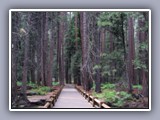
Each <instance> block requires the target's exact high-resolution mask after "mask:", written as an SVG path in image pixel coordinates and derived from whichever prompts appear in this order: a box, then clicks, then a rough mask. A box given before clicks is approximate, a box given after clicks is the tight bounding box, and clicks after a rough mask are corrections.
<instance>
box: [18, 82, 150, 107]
mask: <svg viewBox="0 0 160 120" xmlns="http://www.w3.org/2000/svg"><path fill="white" fill-rule="evenodd" d="M59 87H60V86H58V85H56V86H52V87H50V88H49V87H37V86H36V87H33V86H32V87H31V86H28V90H27V98H28V100H29V102H30V106H29V108H38V107H39V106H44V104H45V102H46V100H47V99H49V98H50V96H51V94H52V92H53V91H54V90H56V89H59ZM80 87H81V88H82V86H80ZM82 89H83V88H82ZM101 89H102V92H101V93H95V92H94V88H92V89H91V90H90V91H88V92H89V93H90V94H92V95H93V96H95V97H97V98H98V99H99V100H101V101H105V103H106V104H107V105H108V106H110V107H111V108H148V98H147V97H143V96H142V95H141V92H142V89H140V88H139V86H138V87H135V88H133V93H132V94H129V93H128V92H127V89H126V88H125V87H124V86H122V85H115V84H104V85H102V87H101ZM19 103H21V101H20V102H19ZM24 107H25V106H24V105H23V102H22V104H21V105H19V107H18V108H24ZM27 107H28V106H27ZM54 108H93V107H92V105H91V104H90V103H88V102H87V101H86V100H85V98H84V97H83V96H82V95H81V94H79V93H78V91H77V90H76V89H75V88H74V85H71V84H68V85H65V87H64V88H63V90H62V92H61V94H60V96H59V98H58V100H57V102H56V104H55V106H54V107H53V109H54Z"/></svg>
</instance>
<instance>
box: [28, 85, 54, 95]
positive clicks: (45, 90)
mask: <svg viewBox="0 0 160 120" xmlns="http://www.w3.org/2000/svg"><path fill="white" fill-rule="evenodd" d="M31 91H33V92H36V93H38V94H39V95H45V94H47V93H48V92H50V91H51V88H50V87H47V86H43V87H42V86H40V87H37V88H34V89H32V90H31Z"/></svg>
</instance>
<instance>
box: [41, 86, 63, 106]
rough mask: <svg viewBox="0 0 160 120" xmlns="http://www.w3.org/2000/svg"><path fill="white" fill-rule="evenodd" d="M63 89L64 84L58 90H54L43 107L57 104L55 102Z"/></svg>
mask: <svg viewBox="0 0 160 120" xmlns="http://www.w3.org/2000/svg"><path fill="white" fill-rule="evenodd" d="M62 89H63V86H60V88H59V89H58V90H55V91H53V92H52V95H51V96H50V98H49V99H47V100H46V104H45V105H44V106H43V108H52V107H53V106H54V105H55V102H56V101H57V99H58V97H59V95H60V93H61V91H62Z"/></svg>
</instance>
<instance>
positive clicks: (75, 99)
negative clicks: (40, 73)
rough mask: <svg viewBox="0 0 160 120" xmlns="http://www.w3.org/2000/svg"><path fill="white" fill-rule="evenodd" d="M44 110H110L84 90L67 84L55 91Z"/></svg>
mask: <svg viewBox="0 0 160 120" xmlns="http://www.w3.org/2000/svg"><path fill="white" fill-rule="evenodd" d="M43 108H53V109H56V108H91V109H92V108H110V107H109V106H107V105H106V104H105V103H104V102H102V101H100V100H98V99H97V98H96V97H93V96H92V95H90V94H88V93H87V92H85V91H84V90H83V89H82V88H80V87H78V86H76V87H75V86H74V85H71V84H67V85H65V86H64V87H63V86H62V87H61V88H60V89H59V90H57V91H54V92H53V94H52V95H51V96H50V99H48V100H47V101H46V104H45V105H44V106H43Z"/></svg>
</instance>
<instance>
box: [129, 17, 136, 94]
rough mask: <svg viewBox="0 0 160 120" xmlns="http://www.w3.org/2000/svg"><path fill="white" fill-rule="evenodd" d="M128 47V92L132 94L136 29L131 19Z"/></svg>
mask: <svg viewBox="0 0 160 120" xmlns="http://www.w3.org/2000/svg"><path fill="white" fill-rule="evenodd" d="M128 45H129V53H128V67H129V68H128V73H129V74H128V75H129V82H128V83H129V84H128V90H129V92H132V84H133V81H134V65H133V60H134V53H135V48H134V28H133V20H132V18H131V17H130V18H129V20H128Z"/></svg>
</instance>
